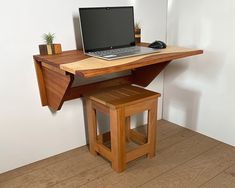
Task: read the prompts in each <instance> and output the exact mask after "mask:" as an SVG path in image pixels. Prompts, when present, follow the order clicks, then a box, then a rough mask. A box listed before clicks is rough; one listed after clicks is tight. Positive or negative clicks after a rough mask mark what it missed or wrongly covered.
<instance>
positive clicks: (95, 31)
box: [79, 6, 159, 60]
mask: <svg viewBox="0 0 235 188" xmlns="http://www.w3.org/2000/svg"><path fill="white" fill-rule="evenodd" d="M79 13H80V24H81V33H82V43H83V51H84V53H85V54H86V55H89V56H93V57H97V58H102V59H105V60H114V59H120V58H125V57H131V56H137V55H144V54H150V53H156V52H159V49H152V48H148V47H142V46H136V44H135V32H134V10H133V7H131V6H127V7H97V8H79Z"/></svg>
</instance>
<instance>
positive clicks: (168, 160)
mask: <svg viewBox="0 0 235 188" xmlns="http://www.w3.org/2000/svg"><path fill="white" fill-rule="evenodd" d="M138 130H139V131H142V132H144V131H145V128H144V127H141V128H138ZM157 134H158V137H157V155H156V157H155V158H153V159H147V158H146V157H141V158H139V159H137V160H135V161H132V162H130V163H129V164H128V167H127V170H126V171H125V172H123V173H120V174H118V173H116V172H114V171H113V170H112V168H111V166H110V163H109V162H108V161H106V160H104V159H103V158H102V157H100V156H97V157H94V156H92V155H91V154H90V153H89V151H88V148H87V147H86V146H84V147H81V148H77V149H74V150H72V151H68V152H65V153H63V154H60V155H57V156H54V157H51V158H48V159H45V160H42V161H39V162H36V163H33V164H30V165H27V166H24V167H21V168H18V169H16V170H13V171H9V172H6V173H4V174H0V188H16V187H22V188H43V187H52V188H60V187H62V188H64V187H68V188H70V187H71V188H72V187H74V188H77V187H89V188H90V187H122V188H125V187H164V188H165V187H172V188H175V187H176V188H191V187H202V188H207V187H209V188H221V187H226V188H230V187H231V188H233V187H235V147H232V146H229V145H226V144H223V143H221V142H219V141H216V140H214V139H211V138H209V137H206V136H204V135H201V134H198V133H196V132H193V131H190V130H188V129H185V128H182V127H180V126H178V125H175V124H173V123H170V122H167V121H165V120H160V121H158V131H157Z"/></svg>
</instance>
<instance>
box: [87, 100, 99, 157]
mask: <svg viewBox="0 0 235 188" xmlns="http://www.w3.org/2000/svg"><path fill="white" fill-rule="evenodd" d="M86 110H87V122H88V136H89V150H90V153H91V154H93V155H97V152H96V151H95V144H96V142H97V139H96V137H97V121H96V113H95V110H94V109H93V108H92V101H91V100H90V99H87V100H86Z"/></svg>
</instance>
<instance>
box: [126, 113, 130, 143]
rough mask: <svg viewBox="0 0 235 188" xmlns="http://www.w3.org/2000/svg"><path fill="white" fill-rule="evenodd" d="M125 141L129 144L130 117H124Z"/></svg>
mask: <svg viewBox="0 0 235 188" xmlns="http://www.w3.org/2000/svg"><path fill="white" fill-rule="evenodd" d="M125 128H126V141H127V142H130V130H131V117H130V116H128V117H126V126H125Z"/></svg>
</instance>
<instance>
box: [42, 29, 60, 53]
mask: <svg viewBox="0 0 235 188" xmlns="http://www.w3.org/2000/svg"><path fill="white" fill-rule="evenodd" d="M54 39H55V33H50V32H49V33H47V34H46V33H45V34H43V40H44V42H45V43H46V44H41V45H39V51H40V55H52V54H60V53H61V52H62V49H61V44H54V43H53V42H54Z"/></svg>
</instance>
